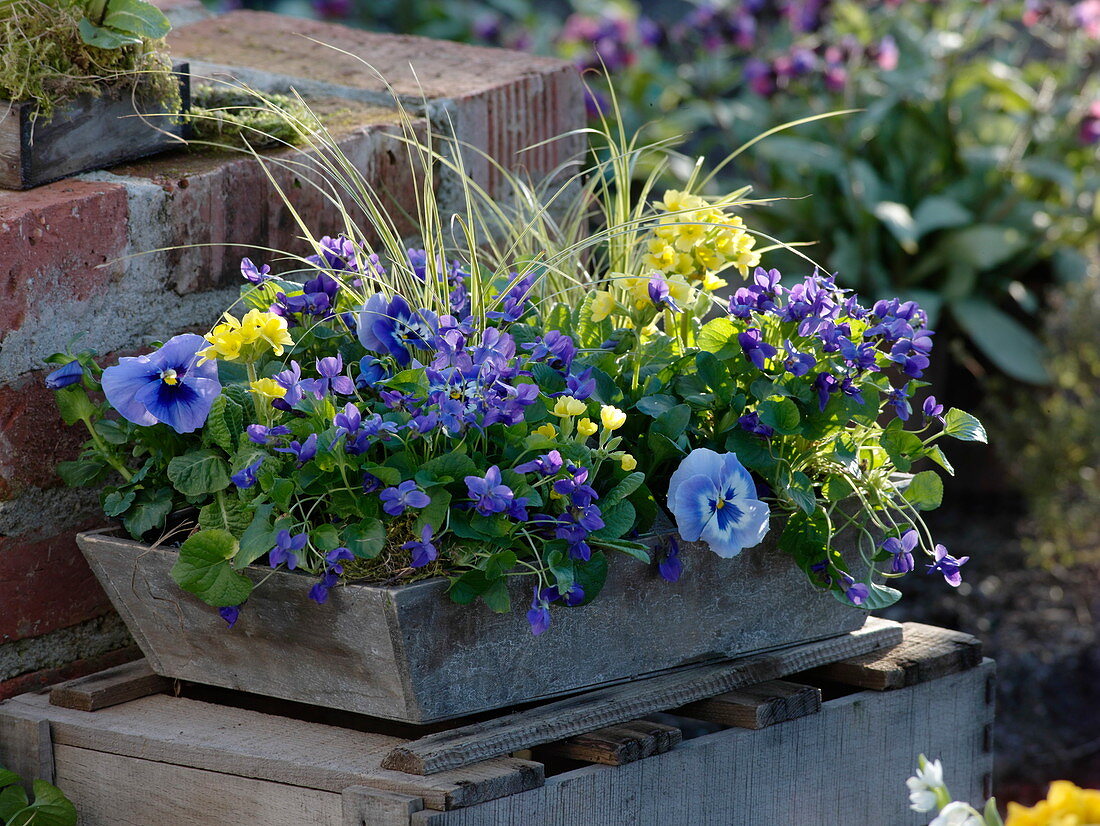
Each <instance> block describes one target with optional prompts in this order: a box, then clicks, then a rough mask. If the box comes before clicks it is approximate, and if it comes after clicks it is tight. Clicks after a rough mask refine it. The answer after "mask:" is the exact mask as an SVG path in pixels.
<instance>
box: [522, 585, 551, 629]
mask: <svg viewBox="0 0 1100 826" xmlns="http://www.w3.org/2000/svg"><path fill="white" fill-rule="evenodd" d="M546 590H547V589H545V588H544V589H543V590H542V591H541V592H540V591H539V588H538V586H537V585H536V586H535V588H534V596H533V597H532V598H531V610H530V611H528V612H527V622H528V623H530V625H531V633H532V634H534V635H535V636H536V637H537V636H538V635H539V634H541V633H543V632H544V631H545V630H546V629H547V628H549V627H550V602H549V600H548V599H546V597H545V596H544V594H545V593H546Z"/></svg>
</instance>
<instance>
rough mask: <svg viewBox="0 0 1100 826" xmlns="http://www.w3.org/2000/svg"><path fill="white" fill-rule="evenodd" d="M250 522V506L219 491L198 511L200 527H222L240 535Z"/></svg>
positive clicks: (235, 534)
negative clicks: (212, 499)
mask: <svg viewBox="0 0 1100 826" xmlns="http://www.w3.org/2000/svg"><path fill="white" fill-rule="evenodd" d="M250 524H252V508H251V507H250V506H249V505H247V504H245V503H244V502H242V501H241V500H240V499H238V498H237V497H236V496H232V495H226V494H224V493H219V494H218V495H217V496H216V497H214V501H213V502H210V503H209V504H207V505H204V506H203V507H202V509H201V510H200V511H199V527H200V528H222V529H223V530H226V531H229V532H230V533H231V534H233V535H234V536H240V535H241V534H242V533H244V531H245V530H246V529H247V528H248V526H249V525H250Z"/></svg>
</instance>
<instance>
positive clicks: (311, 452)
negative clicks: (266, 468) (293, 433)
mask: <svg viewBox="0 0 1100 826" xmlns="http://www.w3.org/2000/svg"><path fill="white" fill-rule="evenodd" d="M275 452H276V453H291V454H293V455H294V458H295V459H296V460H297V461H298V467H302V465H304V464H305V463H306V462H308V461H309V460H310V459H312V458H313V457H314V456H316V455H317V434H316V433H310V434H309V436H308V437H307V438H306V440H305V441H304V442H299V441H298V440H297V439H294V440H292V441H291V442H290V444H289V445H287V446H286V447H277V448H275Z"/></svg>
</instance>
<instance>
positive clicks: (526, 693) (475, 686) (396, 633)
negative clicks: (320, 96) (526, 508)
mask: <svg viewBox="0 0 1100 826" xmlns="http://www.w3.org/2000/svg"><path fill="white" fill-rule="evenodd" d="M78 542H79V544H80V547H81V549H82V550H83V551H84V555H85V556H86V557H87V559H88V562H89V563H90V565H91V567H92V570H93V571H94V572H95V574H96V576H97V577H98V578H99V581H100V582H101V583H102V585H103V587H104V588H105V589H106V591H107V594H108V595H109V596H110V598H111V601H112V602H113V603H114V605H115V607H116V608H117V609H118V612H119V613H120V614H121V615H122V618H123V620H124V621H125V622H126V625H127V626H128V627H129V629H130V631H131V633H132V634H133V635H134V637H135V639H136V640H137V643H138V645H139V646H140V647H141V650H142V651H143V652H144V654H145V656H146V657H147V658H148V660H149V664H150V666H151V667H152V668H153V670H154V671H155V672H156V673H158V674H161V675H163V676H166V677H173V678H178V679H183V680H190V681H193V682H197V683H203V684H207V685H215V686H221V687H223V688H232V689H237V690H240V691H247V692H252V693H256V694H264V695H267V696H272V697H280V698H283V699H287V700H295V701H298V702H303V703H309V704H313V705H319V706H327V707H331V708H336V709H342V710H344V711H352V712H358V713H361V714H369V715H372V716H376V717H385V718H388V719H392V720H401V721H404V722H411V723H426V722H432V721H437V720H446V719H452V718H455V717H460V716H464V715H468V714H474V713H477V712H481V711H487V710H491V709H498V708H503V707H505V706H510V705H515V704H518V703H524V702H529V701H532V700H538V699H542V698H547V697H554V696H559V695H563V694H568V693H571V692H575V691H578V690H581V689H585V688H589V687H593V686H600V685H606V684H610V683H615V682H620V681H623V680H629V679H631V678H634V677H638V676H640V675H646V674H653V673H657V672H661V671H667V670H670V669H675V668H678V667H682V666H685V665H689V664H692V663H699V662H704V661H708V660H716V659H721V658H727V657H736V656H742V655H745V654H749V653H753V652H760V651H766V650H771V649H777V648H781V647H784V646H789V645H792V644H795V643H800V642H806V641H810V640H819V639H825V638H828V637H833V636H838V635H840V634H844V633H847V632H849V631H853V630H855V629H857V628H860V627H861V626H862V625H863V623H864V621H865V618H866V613H865V612H863V611H861V610H859V609H856V608H853V607H851V606H847V605H843V604H841V603H840V602H838V601H837V600H835V599H834V598H833V597H832V596H830V595H828V594H821V593H818V592H817V591H815V590H814V588H813V587H812V586H811V585H810V584H809V583H808V582H807V581H806V578H805V575H804V574H803V573H802V571H801V570H799V569H798V567H797V566H796V565H795V564H794V562H793V561H792V560H791V559H790V558H789V557H787V556H786V555H785V554H782V553H780V552H779V551H778V550H776V548H775V547H774V539H770V540H769V541H766V542H765V543H764V544H763V545H762V546H761V547H758V548H754V549H750V550H748V551H745V552H743V553H742V554H741V555H740V556H738V557H736V558H734V559H732V560H723V559H720V558H718V557H717V556H715V555H714V554H713V553H711V552H710V550H709V549H707V548H706V546H705V545H700V544H695V543H684V544H683V545H682V548H681V554H682V558H683V559H684V561H685V571H684V575H683V577H682V578H681V580H680V582H678V583H675V584H672V583H668V582H665V581H664V580H663V579H661V578H660V577H659V576H658V575H657V573H656V570H655V569H654V567H652V566H645V565H642V564H641V563H638V562H635V561H633V560H631V559H628V558H626V557H623V558H620V559H615V560H614V564H612V565H611V566H610V573H609V575H608V579H607V583H606V585H605V587H604V590H603V592H602V593H601V594H600V598H599V599H597V600H595V601H594V602H593V603H592V604H590V605H586V606H584V607H581V608H573V609H559V610H553V611H552V616H553V623H552V625H551V626H550V630H549V631H547V632H546V633H544V634H542V635H541V636H539V637H533V636H532V635H531V632H530V629H529V627H528V624H527V620H526V618H525V616H524V614H525V611H524V609H525V607H526V604H527V603H528V602H530V592H529V591H528V590H527V586H526V585H525V584H522V583H519V582H516V584H515V586H514V588H513V591H512V600H513V605H514V606H515V608H516V609H517V610H514V611H513V612H512V613H510V614H495V613H493V612H492V611H490V610H489V609H488V608H486V607H485V606H483V605H480V604H478V605H474V606H460V605H455V604H454V603H452V602H451V601H450V599H449V598H448V597H447V595H446V588H447V584H448V583H447V581H446V580H443V579H432V580H426V581H423V582H417V583H414V584H411V585H400V586H395V587H379V586H370V585H349V586H346V587H341V588H335V589H333V591H332V593H331V596H330V597H329V600H328V602H327V603H325V604H324V605H317V604H316V603H314V602H313V601H312V600H310V599H309V598H308V590H309V585H310V580H309V579H308V578H306V577H304V576H302V575H301V574H297V573H292V572H284V571H278V572H276V573H274V574H272V573H271V571H268V570H265V569H262V568H251V569H249V570H248V575H249V576H251V577H252V578H253V579H254V580H255V581H257V582H258V581H259V580H261V579H265V578H266V582H264V585H263V587H262V588H258V589H257V590H256V592H255V593H254V594H253V595H252V596H251V597H250V598H249V601H248V604H247V605H246V606H245V608H244V609H243V610H242V611H241V615H240V619H239V620H238V621H237V624H236V626H235V627H234V628H233V629H227V628H226V626H225V623H224V622H223V621H222V620H221V619H220V618H219V617H218V615H217V613H216V612H215V611H214V609H212V608H210V607H209V606H206V605H204V604H203V603H202V602H200V601H199V600H198V599H196V598H194V597H192V596H191V595H190V594H187V593H185V592H183V591H181V590H180V589H179V588H178V587H177V586H176V585H175V583H174V582H173V581H172V579H171V576H170V575H169V572H170V570H171V568H172V565H173V564H174V562H175V560H176V556H177V554H176V552H175V551H174V550H172V549H169V548H152V547H149V546H146V545H142V544H140V543H137V542H133V541H130V540H127V539H119V538H117V537H113V536H108V535H105V534H104V533H102V532H93V533H85V534H81V535H80V536H79V537H78ZM653 544H657V540H656V539H654V540H653Z"/></svg>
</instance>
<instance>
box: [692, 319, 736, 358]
mask: <svg viewBox="0 0 1100 826" xmlns="http://www.w3.org/2000/svg"><path fill="white" fill-rule="evenodd" d="M736 339H737V327H736V326H735V325H734V323H733V322H732V321H730V320H729V319H728V318H715V319H712V320H710V321H708V322H707V323H706V324H704V325H703V327H702V329H700V330H699V334H698V335H697V336H696V337H695V343H696V345H697V346H698V347H699V349H700V350H704V351H706V352H708V353H714V354H715V355H717V356H718V357H719V358H724V357H725V358H728V356H729V354H731V353H733V352H736V350H735V348H736V347H737V345H736Z"/></svg>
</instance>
